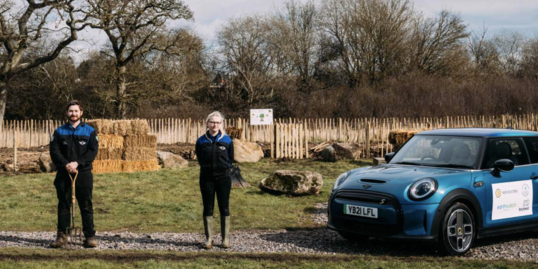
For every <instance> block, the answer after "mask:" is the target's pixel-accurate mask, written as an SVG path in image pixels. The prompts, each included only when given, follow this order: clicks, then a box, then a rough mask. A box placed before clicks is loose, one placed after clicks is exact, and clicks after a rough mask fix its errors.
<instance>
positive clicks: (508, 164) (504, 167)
mask: <svg viewBox="0 0 538 269" xmlns="http://www.w3.org/2000/svg"><path fill="white" fill-rule="evenodd" d="M514 166H515V165H514V162H512V160H510V159H500V160H496V161H495V162H494V163H493V171H492V172H491V173H492V174H493V175H494V176H499V175H500V172H510V171H512V170H514Z"/></svg>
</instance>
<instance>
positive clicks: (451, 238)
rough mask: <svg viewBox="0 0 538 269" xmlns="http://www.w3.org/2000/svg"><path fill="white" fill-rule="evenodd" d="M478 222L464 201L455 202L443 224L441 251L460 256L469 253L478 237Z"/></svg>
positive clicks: (447, 212)
mask: <svg viewBox="0 0 538 269" xmlns="http://www.w3.org/2000/svg"><path fill="white" fill-rule="evenodd" d="M476 231H477V230H476V222H475V217H474V215H473V212H472V211H471V210H470V209H469V207H467V206H466V205H465V204H462V203H455V204H453V205H452V206H450V208H449V209H448V210H447V211H446V213H445V216H444V218H443V223H442V226H441V233H440V236H441V239H440V240H439V243H440V249H441V251H443V252H445V253H446V254H449V255H454V256H460V255H463V254H465V253H467V252H468V251H469V250H470V249H471V247H472V246H473V244H474V241H475V239H476Z"/></svg>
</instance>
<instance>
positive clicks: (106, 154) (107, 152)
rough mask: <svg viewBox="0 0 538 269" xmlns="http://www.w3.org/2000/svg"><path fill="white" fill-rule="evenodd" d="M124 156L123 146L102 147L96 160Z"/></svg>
mask: <svg viewBox="0 0 538 269" xmlns="http://www.w3.org/2000/svg"><path fill="white" fill-rule="evenodd" d="M122 156H123V149H122V148H101V147H99V151H98V152H97V157H95V159H96V160H121V157H122Z"/></svg>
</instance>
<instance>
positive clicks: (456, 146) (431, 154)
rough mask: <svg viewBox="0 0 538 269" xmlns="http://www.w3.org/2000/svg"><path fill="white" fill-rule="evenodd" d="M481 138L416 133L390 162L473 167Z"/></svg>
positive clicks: (478, 153) (475, 163)
mask: <svg viewBox="0 0 538 269" xmlns="http://www.w3.org/2000/svg"><path fill="white" fill-rule="evenodd" d="M481 145H482V138H479V137H464V136H434V135H431V136H428V135H416V136H414V137H413V138H411V140H409V141H408V142H407V143H406V144H405V145H404V146H403V147H402V148H401V149H400V150H399V151H398V152H397V153H396V155H394V157H393V158H392V159H391V160H390V163H391V164H408V165H425V166H434V167H449V168H469V169H472V168H475V167H476V166H477V162H478V161H479V160H478V159H479V155H480V152H481V149H480V147H481Z"/></svg>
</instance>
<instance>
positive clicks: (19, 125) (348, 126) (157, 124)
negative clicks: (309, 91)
mask: <svg viewBox="0 0 538 269" xmlns="http://www.w3.org/2000/svg"><path fill="white" fill-rule="evenodd" d="M61 124H63V123H62V122H60V121H49V120H44V121H40V120H27V121H7V120H6V121H4V123H3V125H0V147H4V148H5V147H7V148H13V145H16V147H18V148H29V147H38V146H46V145H48V144H49V141H50V137H51V135H52V132H53V131H54V129H56V128H57V127H58V126H60V125H61ZM148 124H149V126H150V133H152V134H155V135H157V137H158V143H162V144H174V143H189V144H194V143H195V142H196V139H197V138H198V137H199V136H200V135H202V134H203V133H204V132H205V123H204V120H202V119H148ZM231 126H233V127H236V128H240V129H242V130H243V132H242V135H241V136H242V137H241V139H242V140H244V141H251V142H262V143H267V144H269V145H270V147H271V156H272V157H273V158H298V159H300V158H304V157H308V155H309V149H310V147H311V146H312V145H314V144H318V143H321V142H325V141H334V142H343V143H355V144H359V145H361V148H362V149H363V150H362V151H361V155H360V157H372V156H383V155H384V154H385V153H387V152H390V151H391V150H392V147H391V145H390V144H389V143H388V134H389V132H390V131H391V130H395V129H404V130H406V129H408V130H426V129H440V128H457V127H494V128H509V127H511V128H514V129H523V130H532V131H537V130H538V117H537V116H535V115H534V114H525V115H501V116H457V117H440V118H427V117H424V118H355V119H342V118H326V119H292V118H287V119H276V120H275V121H274V124H273V125H261V126H252V125H250V123H249V121H248V120H246V119H227V120H226V121H225V123H224V127H231Z"/></svg>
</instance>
